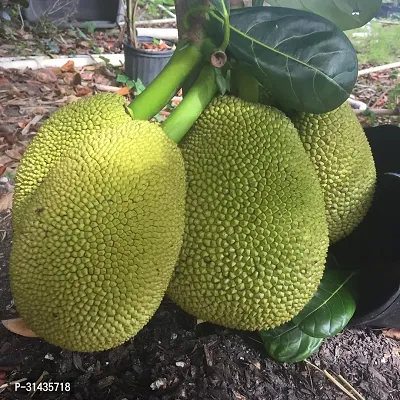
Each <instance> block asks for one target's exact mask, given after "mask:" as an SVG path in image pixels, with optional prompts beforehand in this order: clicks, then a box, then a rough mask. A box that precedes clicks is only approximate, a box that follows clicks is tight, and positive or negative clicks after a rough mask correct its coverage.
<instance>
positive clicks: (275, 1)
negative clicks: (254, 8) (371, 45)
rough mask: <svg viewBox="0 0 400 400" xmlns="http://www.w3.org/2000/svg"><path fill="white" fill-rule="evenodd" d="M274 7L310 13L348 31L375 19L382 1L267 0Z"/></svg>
mask: <svg viewBox="0 0 400 400" xmlns="http://www.w3.org/2000/svg"><path fill="white" fill-rule="evenodd" d="M268 4H270V5H271V6H276V7H289V8H296V9H298V10H303V11H310V12H313V13H315V14H318V15H321V16H322V17H325V18H326V19H329V20H330V21H332V22H333V23H335V24H336V25H337V26H338V27H339V28H340V29H342V30H348V29H355V28H359V27H360V26H363V25H365V24H366V23H367V22H369V21H370V20H371V19H372V18H375V17H376V15H377V14H378V11H379V9H380V8H381V5H382V0H268Z"/></svg>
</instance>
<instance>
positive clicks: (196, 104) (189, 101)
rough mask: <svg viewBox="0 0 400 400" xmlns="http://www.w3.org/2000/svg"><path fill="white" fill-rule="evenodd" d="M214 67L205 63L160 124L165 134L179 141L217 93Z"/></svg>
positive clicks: (176, 141)
mask: <svg viewBox="0 0 400 400" xmlns="http://www.w3.org/2000/svg"><path fill="white" fill-rule="evenodd" d="M217 90H218V87H217V81H216V76H215V68H214V67H213V66H212V65H209V64H207V65H205V66H204V67H203V68H202V70H201V72H200V75H199V77H198V78H197V80H196V82H195V83H194V85H193V86H192V87H191V88H190V89H189V91H188V92H187V94H186V96H185V97H184V98H183V100H182V101H181V103H180V104H179V105H178V106H177V107H176V108H175V110H174V111H172V113H171V114H170V116H169V117H168V118H167V119H166V120H165V121H164V122H163V123H162V124H161V128H162V129H163V130H164V132H165V133H166V135H167V136H169V137H170V138H171V139H172V140H173V141H174V142H175V143H179V142H180V141H181V139H182V138H183V137H184V136H185V134H186V133H187V132H188V131H189V130H190V128H191V127H192V125H193V124H194V123H195V122H196V120H197V118H199V116H200V115H201V113H202V112H203V111H204V109H205V108H206V107H207V105H208V104H209V103H210V101H211V100H212V99H213V98H214V96H215V94H216V93H217Z"/></svg>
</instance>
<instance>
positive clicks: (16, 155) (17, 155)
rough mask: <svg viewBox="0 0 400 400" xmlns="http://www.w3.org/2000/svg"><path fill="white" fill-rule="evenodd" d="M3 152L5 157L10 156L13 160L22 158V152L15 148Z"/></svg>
mask: <svg viewBox="0 0 400 400" xmlns="http://www.w3.org/2000/svg"><path fill="white" fill-rule="evenodd" d="M4 154H5V155H6V156H7V157H10V158H12V159H14V160H20V159H21V158H22V154H21V153H20V152H19V151H18V150H15V149H11V150H6V151H5V152H4Z"/></svg>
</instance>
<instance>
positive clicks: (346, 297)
mask: <svg viewBox="0 0 400 400" xmlns="http://www.w3.org/2000/svg"><path fill="white" fill-rule="evenodd" d="M330 261H331V258H330V259H329V262H330ZM328 265H329V264H328ZM354 275H355V273H354V272H352V271H342V270H335V269H331V268H327V269H326V270H325V272H324V275H323V277H322V280H321V283H320V285H319V287H318V290H317V292H316V293H315V295H314V296H313V298H312V299H311V300H310V302H309V303H308V304H307V305H306V306H305V307H304V308H303V310H302V311H301V312H300V313H299V314H298V315H297V316H296V317H294V318H293V319H292V320H291V321H289V322H287V323H286V324H283V325H281V326H279V327H277V328H275V329H270V330H264V331H260V332H259V335H260V337H261V339H262V341H263V344H264V347H265V350H266V351H267V354H268V355H269V356H270V357H271V358H273V359H275V360H277V361H281V362H298V361H302V360H305V359H306V358H308V357H309V356H311V354H313V352H314V351H316V350H317V349H318V347H319V346H320V345H321V344H322V341H323V340H324V338H327V337H329V336H334V335H336V334H337V333H339V332H340V331H342V330H343V329H344V328H345V327H346V325H347V324H348V323H349V321H350V319H351V317H352V316H353V314H354V311H355V301H354V298H353V296H352V294H351V292H350V291H349V290H348V289H347V285H348V283H349V281H350V279H351V278H352V277H353V276H354Z"/></svg>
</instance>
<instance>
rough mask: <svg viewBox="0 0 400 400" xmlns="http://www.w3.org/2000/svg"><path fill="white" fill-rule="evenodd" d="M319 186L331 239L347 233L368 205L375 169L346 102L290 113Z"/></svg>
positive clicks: (368, 150) (355, 224) (335, 240)
mask: <svg viewBox="0 0 400 400" xmlns="http://www.w3.org/2000/svg"><path fill="white" fill-rule="evenodd" d="M292 121H293V123H294V125H295V127H296V128H297V130H298V132H299V134H300V138H301V140H302V142H303V144H304V148H305V149H306V151H307V153H308V155H309V156H310V158H311V160H312V162H313V164H314V166H315V168H316V170H317V173H318V177H319V180H320V184H321V186H322V189H323V192H324V197H325V205H326V216H327V220H328V227H329V238H330V242H331V243H335V242H337V241H338V240H340V239H342V238H344V237H346V236H348V235H349V234H350V233H351V232H352V231H353V230H354V229H355V228H356V227H357V226H358V225H359V223H360V222H361V221H362V220H363V218H364V217H365V215H366V214H367V211H368V209H369V207H370V205H371V202H372V199H373V196H374V193H375V184H376V170H375V163H374V159H373V155H372V152H371V148H370V146H369V143H368V140H367V137H366V136H365V133H364V130H363V128H362V126H361V125H360V123H359V121H358V119H357V116H356V115H355V113H354V111H353V110H352V108H351V106H350V105H349V104H348V103H347V102H346V103H344V104H342V105H341V106H340V107H339V108H337V109H336V110H333V111H331V112H328V113H325V114H321V115H314V114H305V113H298V114H297V115H295V116H292Z"/></svg>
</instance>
